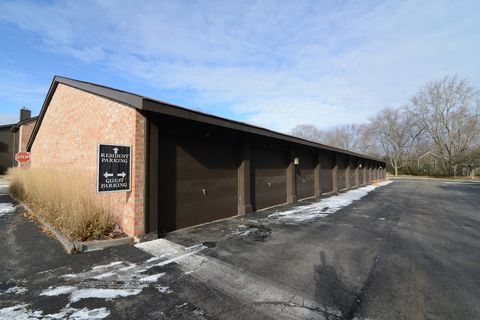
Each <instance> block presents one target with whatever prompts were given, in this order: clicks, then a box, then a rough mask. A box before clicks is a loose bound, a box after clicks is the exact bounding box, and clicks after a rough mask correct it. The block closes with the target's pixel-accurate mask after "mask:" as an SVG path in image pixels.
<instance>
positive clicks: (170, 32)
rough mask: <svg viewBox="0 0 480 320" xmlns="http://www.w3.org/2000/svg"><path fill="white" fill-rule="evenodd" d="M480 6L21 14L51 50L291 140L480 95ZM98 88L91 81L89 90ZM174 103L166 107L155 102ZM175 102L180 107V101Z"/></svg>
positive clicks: (95, 5)
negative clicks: (424, 96)
mask: <svg viewBox="0 0 480 320" xmlns="http://www.w3.org/2000/svg"><path fill="white" fill-rule="evenodd" d="M479 9H480V7H479V5H478V4H477V2H476V1H460V2H455V3H451V2H448V1H435V2H425V1H413V0H410V1H401V2H381V1H373V2H368V3H367V2H364V1H362V2H348V1H347V2H345V3H342V4H338V3H337V2H328V1H326V2H319V1H312V2H307V1H295V2H293V1H292V2H286V1H281V2H278V1H258V2H255V1H247V2H242V1H222V2H191V1H186V2H182V1H170V2H157V1H151V2H142V3H141V5H139V3H138V2H136V1H121V2H119V1H98V2H97V1H82V2H53V3H49V4H46V3H43V4H38V3H35V2H32V3H30V2H11V3H2V4H0V20H3V21H8V22H10V23H13V24H15V25H17V26H19V27H21V28H23V29H25V30H28V31H31V32H35V33H38V34H39V36H40V37H41V39H42V40H43V43H44V46H45V48H47V49H48V50H51V51H52V52H57V53H58V52H60V53H63V54H66V55H69V56H71V57H74V58H76V59H78V60H81V61H83V62H85V63H91V64H96V65H98V66H99V67H101V68H108V69H110V70H111V71H112V72H114V73H115V74H116V75H121V76H123V77H126V78H129V77H135V78H137V79H140V80H142V81H145V82H146V83H148V84H149V85H151V86H154V87H157V88H169V89H188V90H193V92H195V94H196V97H195V101H197V102H198V103H199V105H198V106H195V107H199V108H202V109H203V110H206V111H207V112H212V113H220V111H219V110H218V109H216V108H218V106H219V105H223V106H229V108H230V110H231V112H233V113H234V114H235V115H236V117H237V118H239V119H246V121H248V122H253V123H255V124H258V125H262V126H266V127H268V128H272V129H276V130H281V131H287V130H289V129H290V128H291V127H293V126H294V125H296V124H298V123H314V124H317V125H319V126H321V127H328V126H332V125H336V124H340V123H349V122H361V121H364V120H365V119H367V118H368V117H369V116H371V115H373V114H374V113H375V111H376V110H379V109H381V108H383V107H385V106H387V105H399V104H404V103H406V102H407V101H408V97H409V96H410V95H411V94H412V93H413V92H414V91H415V90H416V89H417V88H418V87H419V86H420V85H422V84H423V83H424V82H426V81H429V80H432V79H434V78H436V77H439V76H443V75H444V74H447V73H458V74H461V75H464V76H467V77H469V78H470V79H471V80H472V81H473V82H474V84H476V85H479V84H480V72H479V71H480V59H478V53H479V51H480V45H479V43H480V41H479V40H480V36H479V33H478V32H477V31H476V30H480V14H479V12H480V10H479ZM85 80H89V79H85ZM155 98H158V99H161V100H167V99H165V97H162V96H158V97H155ZM172 102H175V101H172Z"/></svg>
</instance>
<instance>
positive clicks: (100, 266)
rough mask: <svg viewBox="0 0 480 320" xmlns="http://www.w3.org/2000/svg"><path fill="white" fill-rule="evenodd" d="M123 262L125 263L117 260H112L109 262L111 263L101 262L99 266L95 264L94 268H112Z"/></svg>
mask: <svg viewBox="0 0 480 320" xmlns="http://www.w3.org/2000/svg"><path fill="white" fill-rule="evenodd" d="M122 263H123V261H115V262H112V263H109V264H101V265H99V266H95V267H93V268H92V269H93V270H98V269H107V268H110V267H113V266H116V265H119V264H122Z"/></svg>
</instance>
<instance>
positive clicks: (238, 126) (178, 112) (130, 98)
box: [27, 76, 385, 162]
mask: <svg viewBox="0 0 480 320" xmlns="http://www.w3.org/2000/svg"><path fill="white" fill-rule="evenodd" d="M59 83H61V84H64V85H67V86H70V87H73V88H76V89H79V90H83V91H86V92H89V93H92V94H95V95H98V96H102V97H105V98H108V99H111V100H115V101H118V102H120V103H123V104H125V105H127V106H129V107H132V108H135V109H138V110H145V111H150V112H156V113H161V114H165V115H171V116H176V117H180V118H185V119H190V120H193V121H198V122H204V123H208V124H213V125H217V126H222V127H227V128H231V129H234V130H239V131H243V132H249V133H253V134H258V135H262V136H267V137H272V138H276V139H280V140H284V141H290V142H294V143H299V144H303V145H307V146H311V147H316V148H321V149H325V150H330V151H338V152H342V153H344V154H349V155H354V156H358V157H362V158H365V159H371V160H374V161H379V162H385V161H383V160H380V159H377V158H374V157H370V156H366V155H362V154H359V153H355V152H352V151H348V150H343V149H339V148H335V147H331V146H327V145H323V144H320V143H317V142H313V141H309V140H305V139H301V138H298V137H294V136H290V135H287V134H284V133H279V132H275V131H272V130H269V129H265V128H261V127H257V126H254V125H250V124H247V123H244V122H239V121H235V120H229V119H225V118H222V117H218V116H215V115H210V114H206V113H203V112H199V111H195V110H190V109H187V108H184V107H181V106H177V105H174V104H171V103H167V102H163V101H160V100H156V99H152V98H148V97H144V96H142V95H138V94H134V93H130V92H126V91H122V90H117V89H113V88H110V87H106V86H102V85H98V84H95V83H90V82H84V81H79V80H74V79H69V78H65V77H60V76H55V77H54V78H53V80H52V84H51V85H50V89H49V90H48V93H47V96H46V98H45V101H44V103H43V106H42V110H41V111H40V114H39V116H38V121H37V122H36V124H35V127H34V129H33V132H32V135H31V136H30V140H29V141H28V144H27V150H28V151H30V150H31V147H32V144H33V142H34V141H35V137H36V136H37V133H38V130H39V128H40V126H41V125H42V120H43V117H44V116H45V113H46V111H47V108H48V105H49V104H50V101H51V99H52V97H53V94H54V93H55V90H56V88H57V86H58V84H59Z"/></svg>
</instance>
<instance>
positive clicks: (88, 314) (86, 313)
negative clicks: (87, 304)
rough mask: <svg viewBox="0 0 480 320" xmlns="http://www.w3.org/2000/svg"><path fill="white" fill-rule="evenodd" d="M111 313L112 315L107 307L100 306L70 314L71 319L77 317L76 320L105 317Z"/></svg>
mask: <svg viewBox="0 0 480 320" xmlns="http://www.w3.org/2000/svg"><path fill="white" fill-rule="evenodd" d="M73 310H75V309H73ZM109 315H110V310H108V309H107V308H98V309H92V310H89V309H87V308H83V309H80V310H77V311H75V312H73V313H72V314H70V316H69V319H76V320H88V319H104V318H106V317H108V316H109Z"/></svg>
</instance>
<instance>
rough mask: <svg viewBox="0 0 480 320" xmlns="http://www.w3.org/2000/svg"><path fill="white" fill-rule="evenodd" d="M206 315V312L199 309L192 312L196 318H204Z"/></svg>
mask: <svg viewBox="0 0 480 320" xmlns="http://www.w3.org/2000/svg"><path fill="white" fill-rule="evenodd" d="M205 313H206V312H205V311H204V310H202V309H198V308H197V309H195V310H193V311H192V314H193V315H194V316H195V317H200V316H203V315H205Z"/></svg>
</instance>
